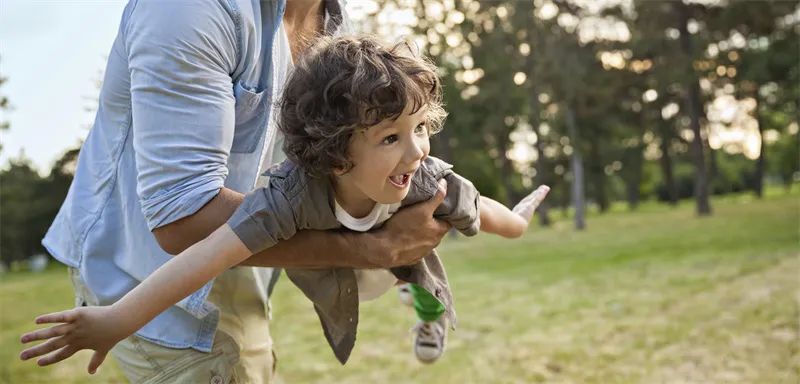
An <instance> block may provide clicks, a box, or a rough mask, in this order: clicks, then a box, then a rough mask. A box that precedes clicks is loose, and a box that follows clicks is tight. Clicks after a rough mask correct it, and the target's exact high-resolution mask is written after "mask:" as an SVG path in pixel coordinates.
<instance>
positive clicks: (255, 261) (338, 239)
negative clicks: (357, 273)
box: [153, 188, 381, 268]
mask: <svg viewBox="0 0 800 384" xmlns="http://www.w3.org/2000/svg"><path fill="white" fill-rule="evenodd" d="M243 200H244V195H242V194H241V193H238V192H236V191H233V190H230V189H227V188H222V189H221V190H220V192H219V194H217V196H215V197H214V198H213V199H211V201H209V202H208V204H206V205H205V206H203V208H201V209H200V210H199V211H197V212H195V213H194V214H193V215H191V216H188V217H185V218H183V219H181V220H178V221H176V222H174V223H170V224H168V225H165V226H163V227H160V228H157V229H155V230H154V231H153V235H155V237H156V239H157V240H158V243H159V245H161V248H163V249H164V250H165V251H167V252H169V253H170V254H173V255H176V254H178V253H181V252H183V251H184V250H185V249H187V248H189V247H190V246H192V245H193V244H195V243H197V242H199V241H200V240H203V239H204V238H206V237H207V236H208V235H210V234H211V233H212V232H214V231H215V230H216V229H217V228H219V227H220V226H221V225H222V224H225V222H227V221H228V219H229V218H230V217H231V216H232V215H233V212H234V211H236V208H238V207H239V205H240V204H241V203H242V201H243ZM378 237H379V235H376V234H373V233H355V232H349V231H311V230H309V231H300V232H298V233H297V234H296V235H295V236H293V237H292V238H291V239H289V240H286V241H281V242H279V243H278V244H277V245H275V246H274V247H271V248H269V249H267V250H265V251H263V252H260V253H257V254H255V255H253V256H251V257H250V258H249V259H247V260H245V262H244V263H242V265H250V266H257V267H285V268H331V267H350V268H379V267H380V266H378V265H375V264H373V263H370V262H369V261H368V260H369V254H370V253H375V252H381V251H380V243H381V241H380V239H379V238H378ZM373 256H374V255H373Z"/></svg>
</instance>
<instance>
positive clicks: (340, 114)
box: [20, 37, 549, 373]
mask: <svg viewBox="0 0 800 384" xmlns="http://www.w3.org/2000/svg"><path fill="white" fill-rule="evenodd" d="M445 116H446V113H445V112H444V110H443V108H442V106H441V86H440V83H439V80H438V78H437V76H436V68H435V67H434V66H433V65H432V64H431V63H430V62H428V61H426V60H425V59H423V58H421V57H419V56H418V55H417V54H416V53H415V52H414V51H413V50H412V49H410V47H409V46H408V45H407V44H398V45H395V46H393V47H388V48H387V47H384V46H382V45H381V44H379V43H378V42H376V41H375V40H374V39H372V38H368V37H364V38H336V39H333V38H323V39H322V40H321V41H320V43H319V44H317V45H316V46H315V47H314V48H312V49H310V50H309V52H308V53H307V54H305V55H304V57H303V58H302V59H301V60H300V61H299V62H298V63H297V64H296V66H295V69H294V72H293V73H292V75H291V78H290V79H289V81H288V83H287V85H286V88H285V91H284V95H283V98H282V100H281V115H280V123H279V126H280V130H281V132H282V133H283V134H284V136H285V144H284V151H285V152H286V154H287V156H288V158H289V160H287V161H285V162H283V163H281V164H279V165H277V166H275V167H273V168H272V169H270V170H269V171H268V172H267V173H268V174H269V175H270V179H269V183H268V185H267V186H265V187H263V188H259V189H256V190H254V191H252V192H251V193H249V194H248V195H247V196H246V198H245V200H244V202H243V203H242V205H241V206H240V207H239V208H238V210H237V211H236V212H235V213H234V215H233V216H232V217H231V218H230V219H229V220H228V222H227V223H226V224H225V225H223V226H222V227H220V228H219V229H217V230H216V231H214V232H213V233H212V234H211V235H209V236H208V237H207V238H205V239H203V240H201V241H200V242H198V243H197V244H195V245H193V246H191V247H190V248H188V249H186V250H185V251H184V252H181V253H180V254H179V255H177V256H175V257H174V258H173V259H171V260H169V261H168V262H167V263H165V264H164V265H163V266H161V267H160V268H159V269H158V270H157V271H155V272H154V273H153V274H152V275H150V276H149V277H148V278H147V279H146V280H145V281H143V282H142V283H141V284H140V285H139V286H137V287H136V288H135V289H133V290H132V291H130V292H129V293H128V294H126V295H125V296H124V297H122V298H121V299H120V300H119V301H117V302H116V303H114V304H113V305H110V306H105V307H81V308H75V309H72V310H68V311H62V312H58V313H53V314H48V315H43V316H40V317H38V318H37V319H36V322H37V323H39V324H42V323H60V324H58V325H55V326H53V327H50V328H47V329H42V330H38V331H34V332H30V333H28V334H26V335H23V336H22V342H23V343H27V342H31V341H34V340H44V339H49V340H48V341H47V342H45V343H42V344H39V345H37V346H34V347H31V348H29V349H26V350H25V351H23V352H22V353H21V355H20V357H21V358H22V359H29V358H32V357H35V356H41V355H44V354H47V353H50V352H52V351H56V350H58V351H57V352H54V353H52V354H50V355H48V356H46V357H44V358H42V359H40V360H39V364H40V365H48V364H52V363H55V362H58V361H61V360H63V359H66V358H68V357H70V356H71V355H72V354H74V353H75V352H77V351H78V350H81V349H93V350H94V351H95V353H94V355H93V356H92V359H91V362H90V363H89V373H94V372H95V371H96V369H97V367H99V366H100V364H101V363H102V362H103V360H104V358H105V356H106V354H107V353H108V351H109V350H110V349H111V348H112V347H113V346H114V345H115V344H116V343H117V342H119V341H120V340H122V339H124V338H126V337H128V336H129V335H131V334H132V333H134V332H136V331H137V330H138V329H139V328H141V327H142V326H144V325H145V324H146V323H147V322H149V321H150V320H152V319H153V318H154V317H155V316H156V315H158V314H159V313H160V312H162V311H164V310H165V309H167V308H168V307H170V306H172V305H174V304H175V303H176V302H178V301H180V300H182V299H183V298H185V297H186V296H188V295H189V294H191V293H192V292H194V291H196V290H198V289H201V288H202V289H206V290H208V289H210V284H211V283H209V282H210V281H212V280H213V279H214V278H215V277H216V276H217V275H219V274H220V273H222V272H223V271H225V270H226V269H228V268H231V267H233V266H236V265H237V264H239V263H241V262H242V261H243V260H245V259H246V258H247V257H249V256H250V255H252V254H254V253H257V252H260V251H262V250H264V249H266V248H268V247H271V246H273V245H275V244H276V243H277V242H278V241H280V240H285V239H288V238H290V237H292V236H293V235H294V234H295V233H296V232H297V231H298V230H302V229H320V230H327V229H336V228H341V227H346V228H349V229H351V230H356V231H366V230H369V229H371V228H374V227H376V226H379V225H381V224H382V223H383V222H384V221H385V220H387V219H388V218H389V217H390V216H391V215H392V214H393V213H394V212H396V211H397V209H398V208H399V207H400V206H401V205H407V204H413V203H416V202H419V201H423V200H427V199H429V198H430V197H431V196H433V195H434V194H435V193H436V191H437V190H438V189H439V188H440V186H442V185H443V184H444V182H446V188H447V194H446V197H445V199H444V201H443V203H442V204H441V205H440V206H439V208H438V209H437V210H436V212H435V216H437V217H439V218H441V219H443V220H446V221H448V222H450V223H451V224H452V225H453V226H454V227H455V228H456V229H458V230H459V231H461V232H462V233H465V234H468V235H473V234H475V233H476V232H477V231H478V230H479V229H480V230H482V231H484V232H490V233H496V234H499V235H501V236H504V237H509V238H514V237H518V236H520V235H521V234H522V233H524V231H525V230H526V229H527V227H528V223H529V221H530V219H531V217H532V215H533V211H534V210H535V208H536V206H537V205H538V204H539V202H541V200H542V199H543V198H544V196H545V195H546V194H547V191H548V190H549V189H548V188H547V187H540V188H539V189H537V190H536V191H534V192H533V193H531V194H530V195H529V196H527V197H526V198H525V199H523V200H522V201H521V202H520V203H519V204H518V205H517V206H516V207H514V209H513V210H509V209H507V208H506V207H504V206H503V205H501V204H500V203H497V202H496V201H494V200H491V199H488V198H485V197H481V196H479V195H478V192H477V191H476V190H475V188H474V187H473V186H472V184H471V183H470V182H469V181H467V180H465V179H463V178H461V177H460V176H458V175H456V174H455V173H453V172H452V170H451V169H450V168H451V166H450V165H448V164H446V163H444V162H442V161H441V160H438V159H435V158H433V157H429V156H428V152H429V147H430V145H429V135H430V134H432V133H436V132H437V131H438V130H439V129H440V128H441V125H442V122H443V120H444V118H445ZM376 256H377V255H376ZM286 273H287V276H288V277H289V278H290V279H291V280H292V282H293V283H294V284H295V285H297V286H298V287H299V288H300V289H301V290H302V291H303V292H304V293H305V294H306V296H307V297H308V298H309V299H310V300H311V301H312V302H313V303H314V308H315V310H316V311H317V313H318V315H319V317H320V320H321V323H322V327H323V331H324V333H325V336H326V338H327V339H328V342H329V343H330V345H331V346H332V348H333V350H334V353H335V354H336V357H337V358H338V359H339V360H340V361H341V362H342V363H344V362H345V361H346V360H347V358H348V357H349V354H350V351H351V350H352V347H353V345H354V342H355V334H356V326H357V320H358V302H359V301H364V300H370V299H373V298H375V297H377V296H380V295H381V294H383V293H384V292H385V291H386V290H388V289H389V288H391V287H392V286H393V285H395V284H396V283H397V282H398V280H400V281H404V282H410V283H414V284H415V289H414V290H415V292H416V293H415V296H417V297H415V300H416V299H417V298H419V301H420V303H427V304H420V309H422V310H423V311H422V312H428V316H429V317H427V318H422V320H423V322H421V323H420V326H418V327H417V328H418V329H419V332H420V335H418V337H417V340H418V341H417V342H418V343H420V342H422V344H423V345H421V346H420V345H418V346H417V347H415V350H426V348H428V352H430V350H433V352H435V353H423V354H422V356H421V357H420V359H421V360H423V361H433V360H435V358H436V357H438V355H441V351H442V350H443V349H444V332H445V327H444V325H445V324H446V322H447V321H448V320H449V321H450V323H451V324H453V323H454V322H455V312H454V310H453V305H452V296H451V293H450V288H449V285H448V284H447V278H446V275H445V273H444V268H443V267H442V264H441V262H440V260H439V258H438V256H437V255H436V254H435V252H433V253H432V254H431V255H428V256H426V257H425V258H424V259H423V260H422V261H421V262H420V263H418V264H415V265H412V266H407V267H402V268H394V269H392V270H391V271H387V270H381V269H374V270H356V271H354V270H352V269H346V268H337V269H329V270H300V269H288V270H286ZM214 313H215V312H214V311H213V308H212V309H211V310H210V311H209V313H208V315H214ZM431 335H433V337H430V336H431ZM426 343H427V344H426ZM430 344H435V345H433V348H429V347H430ZM420 348H421V349H420ZM437 351H438V352H437ZM418 355H420V354H419V352H418ZM431 356H434V357H433V358H431Z"/></svg>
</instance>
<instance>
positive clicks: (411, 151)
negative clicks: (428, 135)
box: [405, 140, 427, 163]
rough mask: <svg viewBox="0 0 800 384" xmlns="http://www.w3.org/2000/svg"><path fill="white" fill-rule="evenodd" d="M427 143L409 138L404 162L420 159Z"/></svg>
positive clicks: (423, 154)
mask: <svg viewBox="0 0 800 384" xmlns="http://www.w3.org/2000/svg"><path fill="white" fill-rule="evenodd" d="M426 145H427V143H425V142H421V140H411V144H409V146H408V148H406V159H405V160H406V162H407V163H413V162H415V161H418V160H420V159H422V158H423V157H424V156H425V146H426Z"/></svg>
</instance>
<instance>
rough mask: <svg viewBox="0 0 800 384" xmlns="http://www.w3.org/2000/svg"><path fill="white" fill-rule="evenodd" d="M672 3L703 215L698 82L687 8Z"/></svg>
mask: <svg viewBox="0 0 800 384" xmlns="http://www.w3.org/2000/svg"><path fill="white" fill-rule="evenodd" d="M673 4H675V5H676V7H677V9H678V18H679V20H678V21H679V23H678V30H679V31H680V43H681V49H682V51H683V54H684V60H685V63H684V66H685V68H686V76H687V80H686V81H687V84H686V85H687V92H686V109H687V110H688V111H689V119H690V126H691V129H692V132H693V133H694V139H693V140H692V142H691V144H690V147H691V153H692V160H693V162H694V167H695V172H694V197H695V200H696V201H697V208H696V209H697V214H698V215H700V216H705V215H710V214H711V204H710V203H709V199H708V175H707V174H706V164H705V154H704V151H703V137H702V136H701V134H700V110H701V109H702V104H701V101H700V84H699V83H698V79H697V76H696V75H695V73H694V69H693V68H692V41H691V38H690V36H689V31H688V29H687V24H688V22H689V8H688V6H687V5H686V4H684V3H683V2H682V1H677V2H674V3H673Z"/></svg>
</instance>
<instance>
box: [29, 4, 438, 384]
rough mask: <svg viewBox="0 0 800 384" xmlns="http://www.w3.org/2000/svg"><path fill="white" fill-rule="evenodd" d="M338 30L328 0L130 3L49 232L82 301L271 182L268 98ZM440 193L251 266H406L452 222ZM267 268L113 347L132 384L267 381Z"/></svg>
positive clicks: (289, 244)
mask: <svg viewBox="0 0 800 384" xmlns="http://www.w3.org/2000/svg"><path fill="white" fill-rule="evenodd" d="M346 30H347V19H346V15H344V14H343V12H342V6H341V4H339V3H338V2H336V1H333V0H328V1H324V2H323V1H321V0H291V1H288V2H286V1H283V0H279V1H265V0H264V1H261V2H253V1H248V0H169V1H163V0H131V1H130V3H129V4H128V5H127V7H126V8H125V11H124V13H123V16H122V21H121V23H120V29H119V32H118V36H117V38H116V40H115V42H114V45H113V47H112V50H111V53H110V57H109V60H108V66H107V69H106V75H105V79H104V83H103V89H102V92H101V95H100V106H99V109H98V112H97V116H96V119H95V123H94V126H93V128H92V130H91V132H90V133H89V136H88V138H87V139H86V142H85V143H84V146H83V148H82V150H81V155H80V157H79V161H78V168H77V171H76V174H75V180H74V182H73V185H72V186H71V188H70V192H69V194H68V196H67V199H66V201H65V202H64V205H63V206H62V207H61V210H60V212H59V214H58V216H57V217H56V219H55V221H54V223H53V225H52V227H51V228H50V230H49V231H48V234H47V235H46V237H45V239H44V240H43V244H44V245H45V246H46V247H47V249H48V250H49V251H50V253H51V254H52V255H53V256H54V257H56V258H57V259H58V260H60V261H62V262H63V263H65V264H67V265H68V266H70V274H71V276H72V279H73V283H74V285H75V291H76V301H77V304H78V305H108V304H111V303H113V302H114V301H116V300H117V299H119V298H120V297H121V296H123V295H124V294H125V293H126V292H128V291H129V290H130V289H132V288H133V287H134V286H136V284H138V283H139V282H140V281H142V280H143V279H144V278H146V277H147V276H148V275H149V274H150V273H151V272H152V271H153V270H155V269H156V268H157V267H158V266H159V265H161V264H163V263H164V262H165V261H166V260H168V258H169V257H170V256H169V254H177V253H179V252H180V251H182V250H183V249H185V248H187V247H189V246H190V245H192V244H194V243H195V242H197V241H199V240H200V239H203V238H204V237H206V236H207V235H208V234H210V233H211V232H212V231H213V230H214V229H216V228H217V227H219V226H220V225H222V224H223V223H225V221H226V220H227V219H228V218H229V217H230V216H231V214H232V213H233V211H234V210H235V209H236V207H237V206H238V205H239V204H240V203H241V201H242V199H243V193H245V192H247V191H249V190H251V189H253V188H254V187H256V186H259V185H263V183H265V180H264V178H263V177H260V176H259V175H260V174H261V173H262V172H263V171H264V170H266V169H267V168H268V167H269V166H270V165H271V164H273V163H275V162H278V161H280V160H282V159H283V155H282V153H281V151H280V144H279V143H280V141H281V139H280V137H278V136H277V135H276V131H277V130H276V127H275V110H273V105H274V102H275V101H276V99H277V97H278V95H280V92H281V89H282V85H283V82H284V81H285V79H286V75H287V73H288V71H289V70H290V69H291V66H292V62H293V60H294V58H296V57H298V55H300V54H302V52H303V50H304V49H305V48H307V47H308V45H310V44H311V43H313V40H314V38H315V36H318V35H319V34H335V33H341V32H344V31H346ZM442 195H443V193H442V192H441V191H440V193H439V195H437V197H436V198H434V199H433V200H431V201H430V202H426V203H422V204H420V205H418V206H415V207H411V208H408V209H405V210H403V211H401V212H399V213H398V214H396V215H395V217H394V218H392V220H390V221H389V222H388V223H387V225H386V226H385V227H384V228H383V229H381V230H378V231H374V232H368V233H365V234H354V233H338V232H337V233H327V232H314V231H306V232H301V233H300V234H298V235H296V236H295V237H293V238H292V239H291V240H290V241H286V242H284V243H281V244H279V245H278V246H276V247H273V248H270V249H269V250H268V251H265V252H263V253H259V254H257V255H254V256H253V257H251V258H250V259H249V260H248V265H252V266H260V267H351V268H379V267H380V268H386V267H393V266H398V265H405V264H410V263H413V262H415V261H417V260H418V259H420V258H421V257H423V256H425V255H426V254H427V253H428V252H429V251H430V250H431V249H432V248H433V247H434V246H435V245H436V244H437V243H438V242H439V240H440V239H441V237H442V236H443V235H444V233H445V232H446V231H447V226H446V225H445V224H443V223H440V222H437V221H436V220H434V219H433V218H432V217H431V216H432V212H433V210H434V209H435V208H436V205H438V203H439V202H440V201H441V199H442ZM275 272H276V270H272V269H268V268H252V267H238V268H235V269H232V270H229V271H227V272H225V273H223V275H221V276H220V277H219V278H218V279H217V280H216V281H215V282H214V283H210V284H208V285H207V286H206V287H204V288H203V289H201V290H199V291H198V292H196V293H194V294H192V295H191V296H189V297H187V298H186V299H184V300H183V301H182V302H181V303H179V304H178V305H177V306H174V307H172V308H170V309H168V310H167V311H165V312H164V313H162V314H161V315H159V316H158V317H157V318H156V319H155V320H153V321H152V322H150V323H148V324H147V325H145V326H144V327H143V328H142V329H141V330H140V331H139V332H137V334H136V335H134V336H131V337H130V338H128V339H126V340H125V341H123V342H122V343H120V344H119V345H118V346H117V347H115V348H114V349H113V350H112V354H113V355H114V357H115V359H116V360H117V363H118V365H119V366H120V368H121V369H122V371H123V372H124V373H125V375H126V376H127V377H128V378H129V379H130V380H131V381H133V382H149V383H160V382H164V383H172V382H220V383H221V382H228V381H236V382H248V383H249V382H255V383H258V382H269V381H270V379H271V377H272V374H273V370H274V359H273V355H272V351H271V350H272V347H271V346H272V341H271V338H270V335H269V330H268V318H269V308H268V305H269V301H268V294H269V291H270V290H271V286H272V284H274V282H275V278H276V277H277V274H276V273H275ZM212 303H213V305H212ZM54 349H55V348H54ZM72 353H74V351H72V350H68V349H64V348H62V349H60V350H57V351H55V352H53V353H52V354H51V355H49V356H47V357H45V359H49V358H52V357H54V356H65V355H71V354H72Z"/></svg>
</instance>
